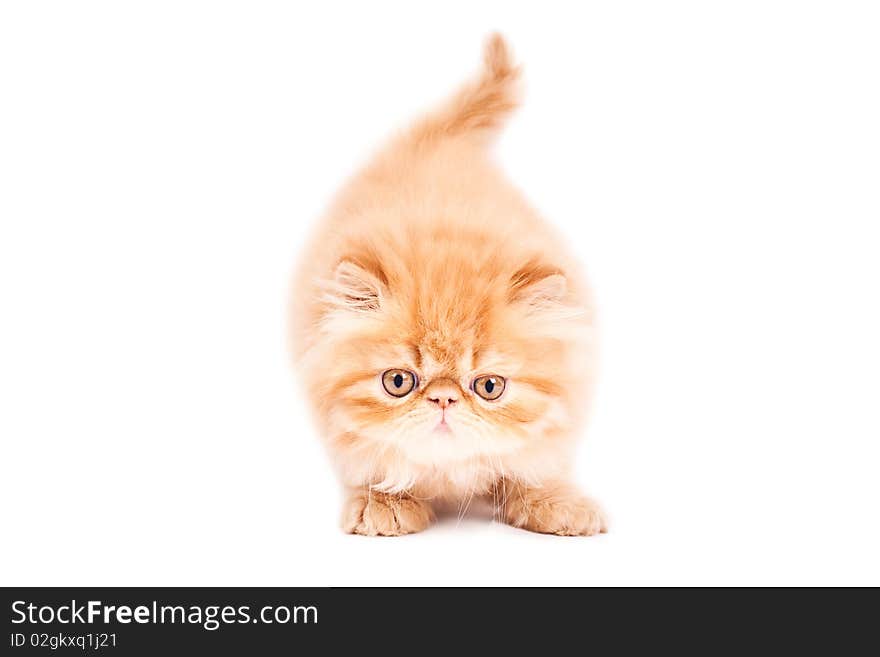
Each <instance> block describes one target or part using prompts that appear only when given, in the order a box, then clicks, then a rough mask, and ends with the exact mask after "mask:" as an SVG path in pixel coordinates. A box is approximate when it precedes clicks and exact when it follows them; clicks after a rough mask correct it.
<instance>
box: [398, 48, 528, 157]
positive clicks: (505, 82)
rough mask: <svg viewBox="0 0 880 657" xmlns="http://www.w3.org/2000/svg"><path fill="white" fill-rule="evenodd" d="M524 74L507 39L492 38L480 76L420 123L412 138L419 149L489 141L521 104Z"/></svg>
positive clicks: (413, 131) (484, 55)
mask: <svg viewBox="0 0 880 657" xmlns="http://www.w3.org/2000/svg"><path fill="white" fill-rule="evenodd" d="M520 72H521V69H520V67H519V66H514V64H513V60H512V57H511V54H510V49H509V48H508V46H507V43H506V42H505V40H504V37H502V36H501V35H500V34H497V33H496V34H492V35H491V36H490V37H489V39H488V41H487V42H486V46H485V48H484V50H483V70H482V72H481V73H480V76H479V77H478V78H477V79H476V80H475V81H473V82H470V83H468V84H467V85H465V86H464V87H463V88H462V89H460V90H459V91H458V93H456V94H455V95H454V96H453V97H452V98H451V99H450V100H448V101H447V102H446V103H445V104H443V105H442V106H441V107H440V108H439V109H438V110H435V111H434V112H432V113H431V114H429V115H428V116H427V117H425V118H424V119H422V120H421V121H419V122H418V123H417V124H416V125H415V126H414V127H413V130H412V132H411V133H410V135H409V136H410V138H411V139H413V140H414V141H415V142H416V143H418V144H419V145H428V144H430V143H431V142H436V141H438V140H442V139H447V138H456V137H462V138H467V139H470V138H473V139H475V140H478V141H486V140H488V139H489V138H491V137H492V136H493V135H494V134H495V133H497V132H498V130H499V129H500V128H501V126H502V125H503V123H504V120H505V119H506V118H507V116H508V115H509V114H510V113H511V112H512V111H513V110H514V109H515V108H516V107H517V105H518V104H519V78H520Z"/></svg>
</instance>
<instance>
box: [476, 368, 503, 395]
mask: <svg viewBox="0 0 880 657" xmlns="http://www.w3.org/2000/svg"><path fill="white" fill-rule="evenodd" d="M504 386H505V381H504V379H503V378H502V377H500V376H496V375H495V374H487V375H486V376H478V377H477V378H476V379H474V382H473V383H472V384H471V387H472V388H473V390H474V392H475V393H477V394H478V395H479V396H480V397H482V398H483V399H486V400H488V401H495V400H496V399H498V398H499V397H500V396H501V393H502V392H504Z"/></svg>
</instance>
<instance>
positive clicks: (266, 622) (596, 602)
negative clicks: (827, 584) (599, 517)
mask: <svg viewBox="0 0 880 657" xmlns="http://www.w3.org/2000/svg"><path fill="white" fill-rule="evenodd" d="M852 593H853V592H842V591H839V590H838V591H825V592H822V591H816V590H814V591H805V590H787V591H786V590H745V589H739V590H724V591H720V590H714V591H713V590H708V589H696V590H687V589H682V590H662V589H645V590H637V589H629V590H623V589H424V588H421V589H417V588H411V589H409V588H400V589H319V588H7V589H2V599H3V608H4V611H3V617H4V629H5V635H4V637H3V648H2V650H0V653H2V654H4V655H19V654H21V655H24V654H31V655H33V654H46V655H49V654H58V653H62V654H102V655H108V656H112V655H157V654H160V653H162V654H172V655H173V654H204V653H205V652H206V651H211V652H212V653H213V652H214V651H221V652H222V653H224V654H225V653H228V652H232V653H233V654H276V653H279V652H284V653H295V652H296V651H297V650H298V649H318V650H320V652H321V654H337V651H342V650H346V651H351V650H359V651H366V652H367V653H372V652H376V651H378V650H387V649H393V650H395V651H399V650H401V649H403V648H406V647H411V648H415V649H417V648H420V647H423V646H425V645H427V644H430V645H431V646H433V647H439V646H444V647H451V648H456V649H465V648H468V647H469V646H470V644H469V642H470V641H471V640H472V639H473V638H475V637H480V638H483V639H488V640H490V641H492V642H493V645H495V646H496V647H500V646H502V645H505V644H506V645H516V646H519V647H523V646H525V645H527V644H528V643H532V645H535V646H544V647H545V648H578V649H579V650H588V649H589V648H590V647H598V646H606V645H612V646H616V647H618V648H623V647H631V648H638V647H640V646H641V647H642V648H644V647H645V644H644V642H645V641H648V642H649V644H650V645H653V646H655V647H656V646H659V645H663V644H668V645H675V646H677V647H681V646H683V645H686V644H691V645H693V646H696V647H700V646H702V647H703V648H705V649H714V648H716V647H719V646H721V645H723V646H725V647H727V648H732V647H737V646H738V647H740V648H742V649H746V648H754V643H753V641H754V639H753V637H755V636H760V640H761V647H762V648H773V647H775V648H778V649H780V650H782V649H785V650H789V649H791V647H792V646H793V645H794V644H796V643H801V642H803V641H804V640H807V639H808V640H809V645H810V647H812V648H817V647H821V646H822V644H823V641H825V642H827V645H828V646H829V647H832V646H833V647H834V648H835V649H836V650H839V649H840V648H841V647H842V646H843V645H845V644H847V643H852V642H857V641H858V639H859V637H860V636H862V635H864V634H865V632H866V631H867V630H868V629H870V628H871V627H872V625H873V622H874V620H873V618H874V615H875V613H876V607H875V605H874V604H869V605H858V604H847V603H856V601H857V597H856V596H853V595H852ZM871 597H872V598H873V592H871ZM707 641H709V642H710V643H709V644H707V643H706V642H707ZM857 645H859V644H857ZM861 645H863V644H861ZM864 647H867V646H866V645H865V646H864ZM193 651H197V652H193ZM270 651H271V652H270Z"/></svg>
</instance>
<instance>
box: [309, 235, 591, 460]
mask: <svg viewBox="0 0 880 657" xmlns="http://www.w3.org/2000/svg"><path fill="white" fill-rule="evenodd" d="M383 243H385V242H383V240H379V239H377V240H376V241H375V242H374V243H373V244H372V245H366V246H363V248H361V249H359V250H357V251H356V252H352V253H350V254H347V255H346V256H344V257H343V258H341V259H340V260H339V261H338V263H337V264H336V266H335V269H334V271H333V274H332V276H331V277H330V278H329V279H328V280H325V281H322V282H321V284H320V288H321V290H322V292H321V294H322V297H321V302H322V313H321V317H320V320H319V321H320V333H321V340H320V341H319V342H318V344H320V345H321V348H320V349H319V350H318V351H316V352H313V353H312V355H311V357H310V358H311V360H310V365H309V368H308V377H309V379H310V380H309V381H307V385H308V387H309V389H310V391H311V393H312V396H313V399H314V401H315V402H316V404H317V406H318V407H319V408H320V409H321V411H322V416H323V420H324V422H325V423H326V427H325V431H326V433H328V435H329V436H330V437H331V440H333V441H335V442H336V444H337V445H339V446H343V447H347V448H352V449H369V450H372V451H373V452H374V453H375V452H376V451H377V450H378V451H379V452H382V451H383V450H386V451H387V453H389V454H392V453H393V454H401V455H403V456H404V457H405V458H407V459H408V460H410V461H412V462H414V463H418V464H423V465H440V466H442V465H444V464H452V463H455V462H462V461H466V460H468V459H472V458H474V457H484V458H486V459H492V458H493V457H499V456H502V455H506V454H510V453H512V452H515V451H517V450H520V449H522V448H524V447H526V446H528V445H530V444H534V441H539V440H554V439H556V440H558V439H560V434H562V433H565V432H566V431H567V430H568V429H569V427H570V425H571V423H572V420H573V416H575V415H577V414H578V412H579V411H580V410H582V409H583V408H584V406H585V404H586V399H585V394H586V393H585V390H586V388H587V384H588V382H589V379H590V377H591V374H592V373H591V372H590V371H589V369H590V367H591V365H590V363H589V360H588V353H589V349H588V346H587V343H588V342H589V339H590V329H589V317H588V316H587V313H586V311H585V308H584V307H583V304H582V303H581V302H579V301H578V299H577V295H575V293H574V291H573V289H572V286H571V282H570V280H569V279H568V278H567V275H566V272H564V271H561V270H559V269H558V268H556V267H554V266H552V265H549V264H547V263H546V262H545V261H544V260H543V259H542V258H541V257H539V256H536V255H534V254H531V255H529V257H524V254H523V253H522V251H521V249H515V250H512V251H511V252H510V253H507V252H506V250H505V249H503V248H501V249H497V250H494V251H493V252H492V253H491V254H489V255H486V249H485V247H484V246H483V245H484V244H485V237H484V236H481V235H480V234H479V232H474V233H473V234H470V235H464V234H455V235H444V234H442V231H440V232H438V233H437V234H436V235H434V236H433V239H431V240H426V241H425V243H424V244H422V245H421V246H420V247H416V248H410V249H408V250H404V249H396V248H393V247H387V246H385V247H383V246H382V245H383ZM385 244H387V243H385Z"/></svg>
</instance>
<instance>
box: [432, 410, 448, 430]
mask: <svg viewBox="0 0 880 657" xmlns="http://www.w3.org/2000/svg"><path fill="white" fill-rule="evenodd" d="M434 433H452V427H450V426H449V424H448V423H447V422H446V415H445V414H444V415H443V416H442V417H441V418H440V421H439V422H438V423H437V426H435V427H434Z"/></svg>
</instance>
